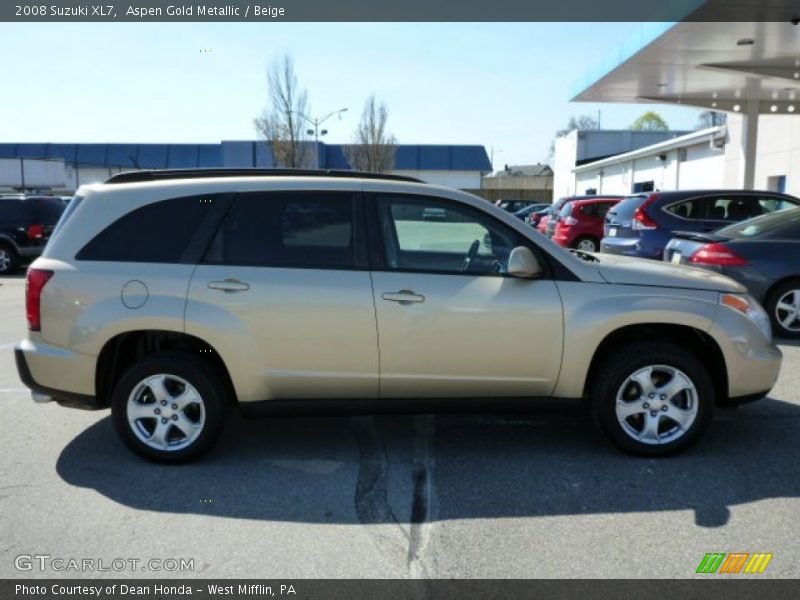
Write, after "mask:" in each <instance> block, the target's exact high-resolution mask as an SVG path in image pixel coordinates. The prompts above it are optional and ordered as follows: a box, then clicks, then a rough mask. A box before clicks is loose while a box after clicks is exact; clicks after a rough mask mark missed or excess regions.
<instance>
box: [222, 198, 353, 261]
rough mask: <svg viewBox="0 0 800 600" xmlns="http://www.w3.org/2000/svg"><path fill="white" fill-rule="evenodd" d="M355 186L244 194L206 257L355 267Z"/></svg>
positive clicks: (225, 259)
mask: <svg viewBox="0 0 800 600" xmlns="http://www.w3.org/2000/svg"><path fill="white" fill-rule="evenodd" d="M355 198H356V196H355V194H353V193H352V192H269V193H266V192H265V193H256V194H243V195H241V196H240V197H239V198H238V199H237V200H236V204H235V205H234V207H233V208H232V209H231V211H230V214H229V215H228V217H227V218H226V220H225V223H224V224H223V226H222V227H221V228H220V231H219V232H218V234H217V236H216V238H215V239H214V241H213V243H212V245H211V249H210V250H209V253H208V257H207V259H206V262H207V263H209V264H229V265H239V266H263V267H295V268H317V269H352V268H355V266H356V264H355V241H354V237H355V236H354V230H355V227H354V222H355V221H354V203H355Z"/></svg>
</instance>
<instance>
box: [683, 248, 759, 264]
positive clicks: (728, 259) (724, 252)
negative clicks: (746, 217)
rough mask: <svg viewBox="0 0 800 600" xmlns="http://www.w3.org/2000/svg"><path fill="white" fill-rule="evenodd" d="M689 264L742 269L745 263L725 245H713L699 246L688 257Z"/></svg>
mask: <svg viewBox="0 0 800 600" xmlns="http://www.w3.org/2000/svg"><path fill="white" fill-rule="evenodd" d="M689 262H690V263H693V264H696V265H717V266H720V267H743V266H745V265H746V264H747V261H746V260H745V259H743V258H742V257H741V256H739V255H738V254H736V252H734V251H733V250H731V249H730V248H728V247H727V246H726V245H725V244H720V243H715V244H706V245H705V246H701V247H700V248H699V249H698V250H697V252H695V253H694V254H692V255H691V256H690V257H689Z"/></svg>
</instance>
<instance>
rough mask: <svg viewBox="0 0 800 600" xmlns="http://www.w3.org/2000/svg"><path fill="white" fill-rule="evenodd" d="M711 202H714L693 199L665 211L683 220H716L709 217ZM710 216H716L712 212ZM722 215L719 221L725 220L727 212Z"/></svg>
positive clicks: (709, 199)
mask: <svg viewBox="0 0 800 600" xmlns="http://www.w3.org/2000/svg"><path fill="white" fill-rule="evenodd" d="M711 202H713V199H712V198H692V199H690V200H684V201H683V202H676V203H675V204H670V205H669V206H667V207H665V208H664V210H666V211H667V212H668V213H671V214H673V215H675V216H676V217H681V218H682V219H714V218H715V217H713V216H707V215H709V212H708V205H709V203H711ZM710 214H714V212H713V211H712V212H711V213H710ZM720 214H721V215H722V216H721V217H718V219H719V220H722V219H724V218H725V217H724V215H725V211H724V210H723V211H721V212H720Z"/></svg>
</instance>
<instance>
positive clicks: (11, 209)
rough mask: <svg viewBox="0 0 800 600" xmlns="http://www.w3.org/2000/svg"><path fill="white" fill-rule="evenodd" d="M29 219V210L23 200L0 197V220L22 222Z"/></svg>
mask: <svg viewBox="0 0 800 600" xmlns="http://www.w3.org/2000/svg"><path fill="white" fill-rule="evenodd" d="M29 219H30V210H29V209H28V208H27V207H26V205H25V201H24V200H17V199H0V221H3V222H5V223H8V222H11V223H23V222H27V221H28V220H29Z"/></svg>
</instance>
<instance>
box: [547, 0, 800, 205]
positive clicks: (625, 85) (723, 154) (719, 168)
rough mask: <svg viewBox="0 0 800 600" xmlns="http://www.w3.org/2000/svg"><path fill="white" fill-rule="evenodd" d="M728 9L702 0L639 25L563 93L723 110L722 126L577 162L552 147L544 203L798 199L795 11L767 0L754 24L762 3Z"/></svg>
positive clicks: (799, 54)
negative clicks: (761, 196) (647, 196)
mask: <svg viewBox="0 0 800 600" xmlns="http://www.w3.org/2000/svg"><path fill="white" fill-rule="evenodd" d="M733 8H735V10H736V14H735V15H733V14H732V13H731V12H730V11H731V10H733ZM733 8H732V7H731V6H730V5H729V3H728V4H726V2H724V1H723V0H708V1H707V2H704V3H702V7H701V8H700V9H699V10H698V12H696V13H693V14H692V15H690V16H689V17H688V18H687V20H684V21H680V22H677V23H649V24H645V25H643V26H642V27H641V28H640V29H639V30H638V31H637V33H636V35H634V36H633V38H631V39H630V40H628V41H626V42H625V43H623V44H622V45H621V46H620V47H619V48H618V49H617V50H616V51H615V52H613V53H612V54H611V55H610V56H608V57H607V58H606V59H605V60H604V61H602V62H601V63H600V64H599V65H597V66H596V67H595V68H594V69H592V70H591V71H589V72H588V73H587V74H586V76H585V77H584V78H583V79H582V80H581V81H580V82H579V83H578V84H577V85H576V86H575V89H574V91H573V100H574V101H576V102H616V103H620V102H626V103H627V102H630V103H657V104H675V105H681V106H691V107H696V108H699V109H704V110H713V111H720V112H725V113H727V117H728V118H727V123H726V125H724V126H720V127H711V128H708V129H704V130H700V131H695V132H691V133H686V134H684V135H677V136H672V135H670V136H667V139H664V140H662V141H659V142H656V143H654V144H651V145H649V146H644V147H640V148H635V149H633V148H632V149H630V150H628V151H625V152H621V153H619V154H616V155H613V156H606V157H603V158H598V159H597V160H595V161H589V162H586V161H584V162H580V163H579V161H577V160H571V157H572V155H573V154H574V153H573V152H572V151H571V150H570V143H568V142H561V140H559V143H558V144H557V145H556V157H555V163H554V165H555V169H554V170H555V184H554V196H556V197H559V196H564V195H569V194H573V193H578V194H581V193H587V192H590V193H600V194H604V193H605V194H627V193H633V192H639V191H648V190H659V189H661V190H672V189H698V188H700V189H702V188H706V189H708V188H719V187H726V188H747V189H752V188H755V189H768V190H773V191H784V192H787V193H790V194H795V195H800V119H798V115H800V25H796V24H795V22H797V20H796V18H797V17H799V16H800V11H798V10H797V6H796V4H794V5H793V4H792V3H790V2H783V1H782V0H776V1H775V2H774V6H771V8H770V10H771V11H772V13H770V15H769V17H770V20H769V22H759V21H758V19H764V18H765V15H766V14H765V13H764V12H763V10H764V9H763V6H762V3H758V2H755V0H742V2H739V3H737V5H736V7H733ZM795 13H797V14H795ZM734 18H735V19H736V21H737V22H731V20H732V19H734ZM701 20H702V21H705V22H700V21H701ZM726 21H727V22H726ZM580 134H581V132H573V135H575V136H579V135H580ZM559 149H562V153H561V156H559Z"/></svg>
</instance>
